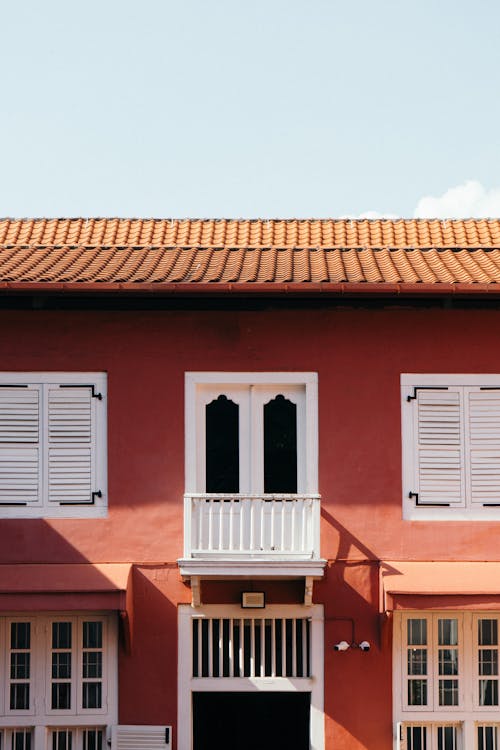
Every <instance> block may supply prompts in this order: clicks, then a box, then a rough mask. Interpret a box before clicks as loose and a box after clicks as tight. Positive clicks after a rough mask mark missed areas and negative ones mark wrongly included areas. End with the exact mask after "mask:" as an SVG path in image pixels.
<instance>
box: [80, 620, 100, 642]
mask: <svg viewBox="0 0 500 750" xmlns="http://www.w3.org/2000/svg"><path fill="white" fill-rule="evenodd" d="M83 648H102V622H84V623H83Z"/></svg>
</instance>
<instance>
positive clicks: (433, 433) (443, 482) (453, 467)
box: [415, 389, 465, 506]
mask: <svg viewBox="0 0 500 750" xmlns="http://www.w3.org/2000/svg"><path fill="white" fill-rule="evenodd" d="M416 409H417V413H416V425H415V427H416V438H417V444H418V452H417V481H418V502H419V505H425V504H430V505H434V504H443V503H445V504H448V505H451V506H461V505H463V504H464V503H465V483H464V459H463V455H464V447H463V430H462V398H461V393H460V391H459V390H457V389H455V390H453V389H449V390H447V391H439V390H436V391H430V390H426V391H420V392H419V393H418V397H417V400H416Z"/></svg>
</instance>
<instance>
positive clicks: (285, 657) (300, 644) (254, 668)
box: [192, 617, 311, 677]
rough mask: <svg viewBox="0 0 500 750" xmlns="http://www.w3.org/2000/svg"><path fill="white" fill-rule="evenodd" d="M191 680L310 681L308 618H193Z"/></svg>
mask: <svg viewBox="0 0 500 750" xmlns="http://www.w3.org/2000/svg"><path fill="white" fill-rule="evenodd" d="M192 627H193V630H192V653H193V677H310V676H311V643H310V621H309V619H308V618H303V617H294V618H281V617H275V618H260V617H259V618H193V624H192Z"/></svg>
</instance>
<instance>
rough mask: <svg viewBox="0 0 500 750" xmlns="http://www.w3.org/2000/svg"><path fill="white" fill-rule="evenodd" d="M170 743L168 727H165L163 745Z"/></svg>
mask: <svg viewBox="0 0 500 750" xmlns="http://www.w3.org/2000/svg"><path fill="white" fill-rule="evenodd" d="M169 742H170V727H165V745H168V743H169Z"/></svg>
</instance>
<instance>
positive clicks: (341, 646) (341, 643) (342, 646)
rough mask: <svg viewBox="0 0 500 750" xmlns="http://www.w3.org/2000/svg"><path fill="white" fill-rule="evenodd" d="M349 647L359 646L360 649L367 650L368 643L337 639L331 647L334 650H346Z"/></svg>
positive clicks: (368, 647)
mask: <svg viewBox="0 0 500 750" xmlns="http://www.w3.org/2000/svg"><path fill="white" fill-rule="evenodd" d="M350 648H359V649H360V651H369V650H370V643H369V642H368V641H361V643H347V641H339V642H338V643H336V644H335V645H334V647H333V650H334V651H347V650H348V649H350Z"/></svg>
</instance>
